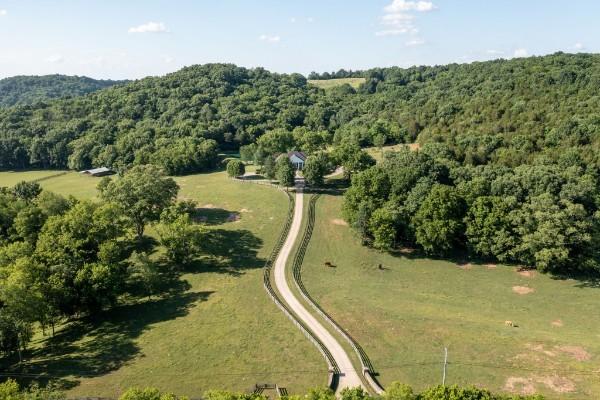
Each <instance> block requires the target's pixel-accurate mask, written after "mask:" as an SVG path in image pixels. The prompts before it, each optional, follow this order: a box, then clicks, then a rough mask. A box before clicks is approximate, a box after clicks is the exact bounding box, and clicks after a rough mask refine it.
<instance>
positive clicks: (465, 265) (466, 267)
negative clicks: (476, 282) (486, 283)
mask: <svg viewBox="0 0 600 400" xmlns="http://www.w3.org/2000/svg"><path fill="white" fill-rule="evenodd" d="M457 265H458V268H460V269H462V270H470V269H473V264H471V263H470V262H467V263H459V264H457Z"/></svg>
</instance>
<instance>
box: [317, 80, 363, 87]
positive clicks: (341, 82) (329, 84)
mask: <svg viewBox="0 0 600 400" xmlns="http://www.w3.org/2000/svg"><path fill="white" fill-rule="evenodd" d="M364 82H365V78H338V79H316V80H309V81H308V83H310V84H311V85H315V86H317V87H320V88H321V89H331V88H334V87H336V86H341V85H345V84H348V85H350V86H352V87H353V88H355V89H356V88H358V87H359V86H360V85H362V84H363V83H364Z"/></svg>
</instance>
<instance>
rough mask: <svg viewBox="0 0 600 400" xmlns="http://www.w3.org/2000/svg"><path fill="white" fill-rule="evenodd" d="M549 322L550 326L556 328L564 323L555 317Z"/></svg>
mask: <svg viewBox="0 0 600 400" xmlns="http://www.w3.org/2000/svg"><path fill="white" fill-rule="evenodd" d="M550 324H551V325H552V326H556V327H557V328H561V327H562V326H563V325H564V324H563V322H562V320H560V319H555V320H554V321H552V322H551V323H550Z"/></svg>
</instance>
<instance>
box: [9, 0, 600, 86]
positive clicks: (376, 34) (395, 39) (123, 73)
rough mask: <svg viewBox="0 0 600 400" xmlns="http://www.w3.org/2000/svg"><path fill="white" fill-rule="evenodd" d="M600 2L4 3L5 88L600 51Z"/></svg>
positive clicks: (18, 0)
mask: <svg viewBox="0 0 600 400" xmlns="http://www.w3.org/2000/svg"><path fill="white" fill-rule="evenodd" d="M599 15H600V1H592V0H589V1H588V0H571V1H565V0H561V1H558V0H557V1H555V0H544V1H542V0H504V1H500V0H495V1H492V0H431V1H429V0H415V1H409V0H302V1H300V0H285V1H284V0H280V1H275V0H264V1H261V0H252V1H251V0H247V1H241V0H211V1H204V0H195V1H192V0H170V1H162V0H156V1H152V0H120V1H117V0H79V1H74V0H55V1H47V0H38V1H33V0H0V78H1V77H7V76H13V75H31V74H49V73H63V74H70V75H73V74H77V75H87V76H91V77H95V78H113V79H123V78H140V77H143V76H147V75H162V74H165V73H168V72H172V71H176V70H178V69H179V68H181V67H182V66H185V65H191V64H203V63H208V62H232V63H235V64H238V65H242V66H247V67H254V66H263V67H265V68H267V69H269V70H272V71H277V72H300V73H308V72H310V71H313V70H316V71H325V70H328V71H331V70H337V69H339V68H346V69H364V68H369V67H376V66H381V67H385V66H391V65H399V66H403V67H406V66H411V65H415V64H417V65H420V64H428V65H431V64H445V63H449V62H470V61H474V60H488V59H493V58H499V57H503V58H510V57H515V56H526V55H542V54H548V53H553V52H555V51H565V52H579V51H585V52H597V51H598V50H599V49H600V24H599V23H598V22H597V18H598V16H599Z"/></svg>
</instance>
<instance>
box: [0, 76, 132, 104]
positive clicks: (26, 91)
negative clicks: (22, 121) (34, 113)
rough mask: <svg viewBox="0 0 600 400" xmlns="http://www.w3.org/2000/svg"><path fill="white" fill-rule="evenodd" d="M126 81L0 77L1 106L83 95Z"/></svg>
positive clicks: (80, 77) (60, 77)
mask: <svg viewBox="0 0 600 400" xmlns="http://www.w3.org/2000/svg"><path fill="white" fill-rule="evenodd" d="M124 82H125V81H112V80H96V79H92V78H88V77H85V76H66V75H44V76H14V77H11V78H4V79H0V107H10V106H16V105H27V104H35V103H39V102H42V101H47V100H52V99H58V98H63V97H75V96H83V95H84V94H88V93H91V92H95V91H96V90H100V89H104V88H107V87H110V86H114V85H116V84H118V83H124Z"/></svg>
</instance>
